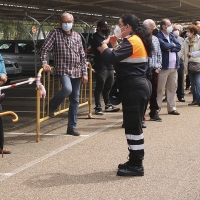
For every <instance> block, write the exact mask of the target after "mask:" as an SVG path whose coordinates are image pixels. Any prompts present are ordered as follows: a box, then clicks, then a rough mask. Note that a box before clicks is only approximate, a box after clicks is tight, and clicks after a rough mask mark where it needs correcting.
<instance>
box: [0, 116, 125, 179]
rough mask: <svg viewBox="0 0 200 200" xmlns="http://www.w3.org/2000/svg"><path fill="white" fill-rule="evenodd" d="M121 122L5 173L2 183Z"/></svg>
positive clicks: (1, 177)
mask: <svg viewBox="0 0 200 200" xmlns="http://www.w3.org/2000/svg"><path fill="white" fill-rule="evenodd" d="M119 122H122V119H120V120H116V121H115V122H113V123H111V124H110V125H106V126H105V127H103V128H100V129H98V130H96V131H94V132H92V133H91V134H90V135H89V136H88V137H78V138H79V139H77V140H75V141H73V142H71V143H69V144H67V145H64V146H62V147H60V148H58V149H56V150H54V151H51V152H50V153H48V154H46V155H44V156H41V157H40V158H37V159H35V160H33V161H31V162H29V163H26V164H24V165H22V166H21V167H18V168H17V169H14V170H12V171H11V172H9V173H3V174H2V175H1V174H0V181H3V180H6V179H7V178H9V177H11V176H14V175H16V174H18V173H20V172H22V171H24V170H26V169H28V168H31V167H32V166H34V165H36V164H38V163H41V162H43V161H44V160H46V159H48V158H50V157H52V156H54V155H56V154H58V153H60V152H62V151H64V150H66V149H68V148H70V147H72V146H74V145H76V144H79V143H80V142H83V141H84V140H86V139H89V138H90V137H93V136H94V135H97V134H98V133H101V132H103V131H105V130H107V129H109V128H111V127H113V126H115V125H116V124H118V123H119ZM72 137H73V136H72Z"/></svg>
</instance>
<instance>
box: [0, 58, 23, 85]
mask: <svg viewBox="0 0 200 200" xmlns="http://www.w3.org/2000/svg"><path fill="white" fill-rule="evenodd" d="M2 58H3V60H4V63H5V67H6V72H7V77H8V80H7V84H8V83H10V81H12V80H15V79H18V78H20V77H21V74H22V71H23V69H22V66H21V65H20V64H19V63H18V62H17V61H16V60H15V59H13V58H9V57H6V56H2Z"/></svg>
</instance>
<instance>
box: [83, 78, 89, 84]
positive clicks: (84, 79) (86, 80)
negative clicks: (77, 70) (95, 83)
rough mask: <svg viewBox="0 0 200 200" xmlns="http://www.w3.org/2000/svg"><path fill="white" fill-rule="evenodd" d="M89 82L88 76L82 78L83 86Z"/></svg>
mask: <svg viewBox="0 0 200 200" xmlns="http://www.w3.org/2000/svg"><path fill="white" fill-rule="evenodd" d="M87 82H88V77H87V76H82V84H85V83H87Z"/></svg>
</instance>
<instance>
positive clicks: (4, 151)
mask: <svg viewBox="0 0 200 200" xmlns="http://www.w3.org/2000/svg"><path fill="white" fill-rule="evenodd" d="M2 151H3V154H11V151H10V150H9V149H3V150H2V149H0V154H2Z"/></svg>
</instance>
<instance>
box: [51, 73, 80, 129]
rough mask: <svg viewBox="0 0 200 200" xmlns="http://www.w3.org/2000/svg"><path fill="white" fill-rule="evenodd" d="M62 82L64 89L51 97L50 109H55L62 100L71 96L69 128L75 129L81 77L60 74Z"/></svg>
mask: <svg viewBox="0 0 200 200" xmlns="http://www.w3.org/2000/svg"><path fill="white" fill-rule="evenodd" d="M60 82H61V84H62V89H61V90H60V91H59V92H58V93H56V94H55V96H54V97H53V98H52V99H51V101H50V109H51V111H55V110H56V109H57V108H58V106H59V105H60V104H61V103H62V101H63V100H64V99H65V98H67V97H69V102H70V105H69V112H68V128H69V129H75V128H76V124H77V113H78V105H79V93H80V84H81V78H70V77H68V76H66V75H64V76H60Z"/></svg>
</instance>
